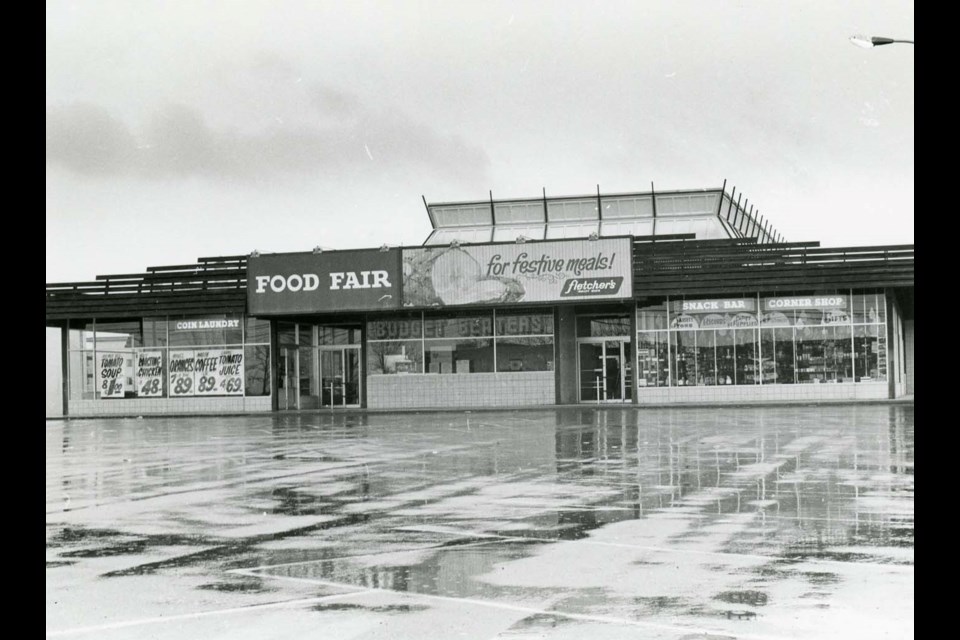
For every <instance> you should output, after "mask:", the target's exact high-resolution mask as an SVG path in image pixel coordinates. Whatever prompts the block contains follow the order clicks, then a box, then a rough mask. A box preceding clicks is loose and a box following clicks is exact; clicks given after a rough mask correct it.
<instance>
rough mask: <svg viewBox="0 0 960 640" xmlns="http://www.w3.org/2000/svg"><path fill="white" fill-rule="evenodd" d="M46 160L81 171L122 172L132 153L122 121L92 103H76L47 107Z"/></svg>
mask: <svg viewBox="0 0 960 640" xmlns="http://www.w3.org/2000/svg"><path fill="white" fill-rule="evenodd" d="M46 124H47V131H46V152H47V161H48V162H49V161H52V162H55V163H59V164H62V165H63V166H65V167H66V168H68V169H70V170H71V171H74V172H76V173H78V174H81V175H111V174H116V173H119V172H122V171H124V170H125V168H126V167H127V166H128V165H129V162H130V161H131V159H132V158H133V157H134V156H135V155H136V144H135V142H134V138H133V135H132V134H131V133H130V131H129V129H127V127H126V125H124V124H123V123H122V122H120V121H119V120H117V119H116V118H114V117H112V116H111V115H110V114H109V113H107V111H106V110H105V109H103V108H101V107H98V106H96V105H91V104H86V103H78V104H72V105H67V106H58V107H51V108H48V109H47V123H46Z"/></svg>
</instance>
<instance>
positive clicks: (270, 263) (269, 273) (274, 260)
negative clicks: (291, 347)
mask: <svg viewBox="0 0 960 640" xmlns="http://www.w3.org/2000/svg"><path fill="white" fill-rule="evenodd" d="M399 273H400V250H399V249H389V250H379V249H362V250H355V251H325V252H323V253H275V254H267V255H262V256H256V257H253V256H251V257H250V258H248V259H247V309H248V311H249V313H250V314H251V315H278V314H287V313H323V312H326V311H365V310H372V309H393V308H396V307H399V306H400V279H399Z"/></svg>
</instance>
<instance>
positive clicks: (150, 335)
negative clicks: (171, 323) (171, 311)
mask: <svg viewBox="0 0 960 640" xmlns="http://www.w3.org/2000/svg"><path fill="white" fill-rule="evenodd" d="M143 346H145V347H165V346H167V319H166V318H144V319H143Z"/></svg>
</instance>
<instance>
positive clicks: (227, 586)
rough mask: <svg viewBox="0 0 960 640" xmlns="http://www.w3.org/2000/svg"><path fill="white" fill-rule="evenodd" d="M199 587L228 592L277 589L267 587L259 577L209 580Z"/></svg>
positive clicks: (261, 591) (258, 591)
mask: <svg viewBox="0 0 960 640" xmlns="http://www.w3.org/2000/svg"><path fill="white" fill-rule="evenodd" d="M197 589H203V590H206V591H222V592H228V593H263V592H268V591H276V587H267V586H266V585H265V584H264V581H263V580H261V579H259V578H243V579H239V580H223V581H221V582H209V583H206V584H201V585H198V586H197Z"/></svg>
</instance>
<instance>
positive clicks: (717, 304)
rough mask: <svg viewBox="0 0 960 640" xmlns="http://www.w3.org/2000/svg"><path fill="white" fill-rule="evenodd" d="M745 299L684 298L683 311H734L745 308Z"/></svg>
mask: <svg viewBox="0 0 960 640" xmlns="http://www.w3.org/2000/svg"><path fill="white" fill-rule="evenodd" d="M746 308H747V301H746V300H684V301H683V311H720V310H721V309H722V310H727V311H736V310H738V309H746Z"/></svg>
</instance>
